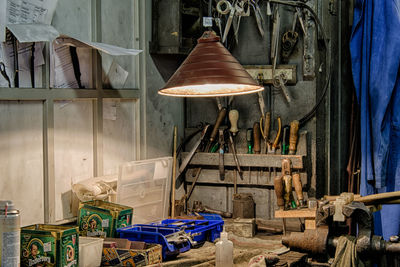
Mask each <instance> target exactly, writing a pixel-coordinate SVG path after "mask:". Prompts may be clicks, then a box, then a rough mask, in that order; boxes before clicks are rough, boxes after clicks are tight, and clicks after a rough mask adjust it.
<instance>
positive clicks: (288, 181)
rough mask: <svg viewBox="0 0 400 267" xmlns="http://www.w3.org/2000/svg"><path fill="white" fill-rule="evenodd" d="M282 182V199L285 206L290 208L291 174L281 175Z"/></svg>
mask: <svg viewBox="0 0 400 267" xmlns="http://www.w3.org/2000/svg"><path fill="white" fill-rule="evenodd" d="M283 184H284V192H285V193H284V201H285V206H286V207H287V208H290V201H291V199H292V192H293V189H292V176H290V175H285V176H283Z"/></svg>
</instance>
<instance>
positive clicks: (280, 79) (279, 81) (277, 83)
mask: <svg viewBox="0 0 400 267" xmlns="http://www.w3.org/2000/svg"><path fill="white" fill-rule="evenodd" d="M286 82H287V79H286V75H285V73H283V72H282V73H280V74H279V75H275V76H274V79H273V80H272V85H273V86H274V87H276V88H280V89H281V90H282V93H283V96H284V97H285V99H286V101H287V102H288V103H290V102H292V98H291V96H290V94H289V90H288V89H287V87H286V86H285V84H286Z"/></svg>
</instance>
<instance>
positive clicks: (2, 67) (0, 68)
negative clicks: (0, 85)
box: [0, 62, 11, 88]
mask: <svg viewBox="0 0 400 267" xmlns="http://www.w3.org/2000/svg"><path fill="white" fill-rule="evenodd" d="M0 73H1V75H2V76H3V77H4V79H5V80H6V81H7V83H8V87H9V88H11V81H10V77H8V75H7V72H6V66H5V65H4V63H3V62H0Z"/></svg>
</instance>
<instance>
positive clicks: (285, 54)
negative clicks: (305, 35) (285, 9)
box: [281, 30, 299, 62]
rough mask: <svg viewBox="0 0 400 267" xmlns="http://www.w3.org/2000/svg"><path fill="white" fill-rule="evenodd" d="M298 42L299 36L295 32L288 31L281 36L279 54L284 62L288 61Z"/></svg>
mask: <svg viewBox="0 0 400 267" xmlns="http://www.w3.org/2000/svg"><path fill="white" fill-rule="evenodd" d="M298 40H299V34H298V33H297V32H295V31H291V30H289V31H287V32H285V33H284V34H283V36H282V50H281V54H282V60H283V61H284V62H287V61H288V60H289V57H290V55H291V54H292V52H293V50H294V48H295V46H296V44H297V41H298Z"/></svg>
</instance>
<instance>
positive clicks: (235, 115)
mask: <svg viewBox="0 0 400 267" xmlns="http://www.w3.org/2000/svg"><path fill="white" fill-rule="evenodd" d="M228 117H229V122H230V123H231V128H230V129H229V131H230V132H231V133H232V135H233V136H236V134H237V132H238V131H239V129H238V124H237V123H238V119H239V112H238V111H237V110H236V109H232V110H230V111H229V114H228Z"/></svg>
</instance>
